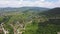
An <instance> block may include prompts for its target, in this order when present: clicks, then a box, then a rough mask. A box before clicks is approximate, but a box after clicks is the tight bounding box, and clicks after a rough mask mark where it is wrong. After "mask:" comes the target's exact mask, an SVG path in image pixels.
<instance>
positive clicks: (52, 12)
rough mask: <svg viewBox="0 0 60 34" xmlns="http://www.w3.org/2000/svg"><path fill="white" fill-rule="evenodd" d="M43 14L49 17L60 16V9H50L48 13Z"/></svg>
mask: <svg viewBox="0 0 60 34" xmlns="http://www.w3.org/2000/svg"><path fill="white" fill-rule="evenodd" d="M42 14H44V15H47V16H60V7H57V8H53V9H50V10H48V11H45V12H43V13H42Z"/></svg>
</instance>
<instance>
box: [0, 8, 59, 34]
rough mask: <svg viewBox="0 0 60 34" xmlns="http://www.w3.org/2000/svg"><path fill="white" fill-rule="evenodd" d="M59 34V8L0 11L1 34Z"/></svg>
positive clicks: (6, 9)
mask: <svg viewBox="0 0 60 34" xmlns="http://www.w3.org/2000/svg"><path fill="white" fill-rule="evenodd" d="M23 9H24V10H23ZM58 32H60V8H59V7H58V8H53V9H49V8H41V7H40V8H38V7H31V8H30V7H28V8H27V7H21V8H18V9H17V8H13V10H12V9H11V8H9V9H8V8H4V9H0V34H58Z"/></svg>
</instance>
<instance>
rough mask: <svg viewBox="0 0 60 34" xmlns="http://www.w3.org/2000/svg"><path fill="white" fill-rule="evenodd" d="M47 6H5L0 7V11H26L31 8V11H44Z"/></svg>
mask: <svg viewBox="0 0 60 34" xmlns="http://www.w3.org/2000/svg"><path fill="white" fill-rule="evenodd" d="M48 9H49V8H43V7H20V8H12V7H6V8H0V12H9V11H26V10H32V11H45V10H48Z"/></svg>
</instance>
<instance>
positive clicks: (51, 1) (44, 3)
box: [0, 0, 60, 8]
mask: <svg viewBox="0 0 60 34" xmlns="http://www.w3.org/2000/svg"><path fill="white" fill-rule="evenodd" d="M24 6H28V7H46V8H55V7H60V0H0V7H24Z"/></svg>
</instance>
